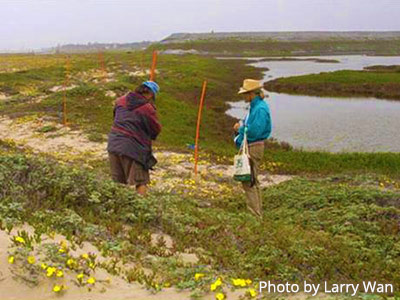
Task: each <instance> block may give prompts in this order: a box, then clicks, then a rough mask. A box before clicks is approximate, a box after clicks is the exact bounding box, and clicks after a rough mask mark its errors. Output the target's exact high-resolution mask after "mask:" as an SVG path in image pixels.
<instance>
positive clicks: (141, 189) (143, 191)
mask: <svg viewBox="0 0 400 300" xmlns="http://www.w3.org/2000/svg"><path fill="white" fill-rule="evenodd" d="M136 192H137V193H138V194H139V195H142V196H146V194H147V186H146V185H145V184H141V185H137V186H136Z"/></svg>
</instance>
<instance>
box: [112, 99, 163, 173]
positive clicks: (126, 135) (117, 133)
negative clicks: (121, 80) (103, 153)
mask: <svg viewBox="0 0 400 300" xmlns="http://www.w3.org/2000/svg"><path fill="white" fill-rule="evenodd" d="M160 131H161V125H160V123H159V122H158V119H157V115H156V108H155V106H154V105H153V104H152V103H150V102H148V100H147V99H146V98H144V97H143V96H142V95H140V94H137V93H129V94H127V95H125V96H123V97H121V98H119V99H117V101H116V102H115V106H114V123H113V126H112V128H111V132H110V134H109V136H108V146H107V151H108V152H110V153H114V154H118V155H125V156H128V157H130V158H132V159H134V160H135V161H136V162H138V163H140V164H141V165H142V166H143V167H144V169H145V170H148V169H151V168H152V167H153V166H154V165H155V164H156V163H157V160H156V159H155V158H154V156H153V154H152V140H155V139H156V137H157V135H158V134H159V133H160Z"/></svg>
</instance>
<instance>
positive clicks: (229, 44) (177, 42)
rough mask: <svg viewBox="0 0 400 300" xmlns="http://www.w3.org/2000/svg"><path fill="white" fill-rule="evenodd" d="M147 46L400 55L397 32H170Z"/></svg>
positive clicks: (215, 52)
mask: <svg viewBox="0 0 400 300" xmlns="http://www.w3.org/2000/svg"><path fill="white" fill-rule="evenodd" d="M151 47H154V48H155V49H158V50H160V51H164V53H170V54H174V53H175V54H176V53H178V54H179V53H181V54H185V53H187V54H190V53H192V54H203V55H212V56H244V57H246V56H248V57H250V56H253V57H257V56H258V57H261V56H298V55H313V56H314V55H400V31H387V32H377V31H371V32H366V31H364V32H361V31H360V32H356V31H354V32H318V31H308V32H210V33H174V34H172V35H170V36H169V37H167V38H165V39H164V40H162V41H161V42H160V43H158V44H154V45H152V46H151Z"/></svg>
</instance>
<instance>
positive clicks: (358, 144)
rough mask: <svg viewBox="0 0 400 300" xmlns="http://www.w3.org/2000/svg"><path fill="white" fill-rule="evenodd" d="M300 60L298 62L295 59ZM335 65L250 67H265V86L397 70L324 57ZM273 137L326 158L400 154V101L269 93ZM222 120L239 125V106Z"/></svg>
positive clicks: (242, 108)
mask: <svg viewBox="0 0 400 300" xmlns="http://www.w3.org/2000/svg"><path fill="white" fill-rule="evenodd" d="M299 58H301V57H299ZM319 58H327V59H336V60H339V61H340V63H317V62H312V61H270V62H268V61H266V62H254V63H251V64H252V65H254V66H256V67H268V68H269V69H270V70H269V71H267V72H265V76H264V81H268V80H271V79H275V78H278V77H286V76H295V75H304V74H311V73H320V72H330V71H336V70H345V69H346V70H362V69H363V68H364V67H366V66H372V65H395V64H398V65H400V57H374V56H329V57H328V56H327V57H319ZM268 95H269V98H267V102H268V103H269V105H270V107H271V114H272V121H273V132H272V137H274V138H276V139H278V140H280V141H286V142H289V143H290V144H291V145H292V146H294V147H295V148H303V149H310V150H325V151H331V152H341V151H348V152H352V151H358V152H379V151H385V152H386V151H391V152H400V101H389V100H382V99H375V98H331V97H314V96H293V95H287V94H278V93H268ZM229 104H231V109H229V110H228V111H227V114H229V115H231V116H233V117H236V118H238V119H242V118H243V117H244V116H245V115H246V113H247V105H245V103H244V102H243V101H239V102H230V103H229Z"/></svg>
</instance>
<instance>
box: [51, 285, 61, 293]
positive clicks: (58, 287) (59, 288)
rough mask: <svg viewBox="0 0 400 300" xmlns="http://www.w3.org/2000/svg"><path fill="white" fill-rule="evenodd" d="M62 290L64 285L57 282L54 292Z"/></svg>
mask: <svg viewBox="0 0 400 300" xmlns="http://www.w3.org/2000/svg"><path fill="white" fill-rule="evenodd" d="M61 290H62V286H61V285H58V284H56V285H55V286H54V287H53V292H55V293H59V292H61Z"/></svg>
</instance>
